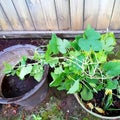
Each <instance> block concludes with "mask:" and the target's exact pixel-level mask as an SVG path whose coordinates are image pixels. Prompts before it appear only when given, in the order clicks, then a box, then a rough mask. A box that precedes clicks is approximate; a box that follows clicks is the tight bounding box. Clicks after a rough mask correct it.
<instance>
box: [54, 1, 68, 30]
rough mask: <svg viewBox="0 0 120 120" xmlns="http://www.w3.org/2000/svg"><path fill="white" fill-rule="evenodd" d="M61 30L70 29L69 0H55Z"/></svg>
mask: <svg viewBox="0 0 120 120" xmlns="http://www.w3.org/2000/svg"><path fill="white" fill-rule="evenodd" d="M55 6H56V13H57V20H58V26H59V30H69V29H70V12H69V0H55Z"/></svg>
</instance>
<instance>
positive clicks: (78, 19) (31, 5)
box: [0, 0, 120, 31]
mask: <svg viewBox="0 0 120 120" xmlns="http://www.w3.org/2000/svg"><path fill="white" fill-rule="evenodd" d="M0 5H1V6H0V7H1V8H0V31H2V30H6V31H7V30H13V31H14V30H15V31H16V30H28V31H29V30H38V31H39V30H41V31H43V30H46V31H49V30H50V31H52V30H53V31H54V30H59V31H61V30H76V31H79V30H83V29H85V28H86V26H87V25H88V24H90V25H91V26H92V27H94V28H95V29H98V30H106V29H107V28H108V29H111V30H112V29H113V30H117V29H120V9H119V6H120V0H0Z"/></svg>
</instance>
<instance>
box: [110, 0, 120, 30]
mask: <svg viewBox="0 0 120 120" xmlns="http://www.w3.org/2000/svg"><path fill="white" fill-rule="evenodd" d="M119 7H120V0H116V2H115V6H114V11H113V15H112V18H111V23H110V27H109V28H110V29H116V30H117V29H120V9H119Z"/></svg>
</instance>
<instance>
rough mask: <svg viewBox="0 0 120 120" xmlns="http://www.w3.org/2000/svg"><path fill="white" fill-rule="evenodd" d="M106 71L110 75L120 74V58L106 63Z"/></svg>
mask: <svg viewBox="0 0 120 120" xmlns="http://www.w3.org/2000/svg"><path fill="white" fill-rule="evenodd" d="M103 69H104V71H105V72H106V73H107V74H108V75H110V76H117V75H119V74H120V60H114V61H110V62H107V63H105V64H104V66H103Z"/></svg>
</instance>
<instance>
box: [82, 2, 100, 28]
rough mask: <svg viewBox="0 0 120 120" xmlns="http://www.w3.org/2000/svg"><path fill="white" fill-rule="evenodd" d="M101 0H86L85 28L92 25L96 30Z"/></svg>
mask: <svg viewBox="0 0 120 120" xmlns="http://www.w3.org/2000/svg"><path fill="white" fill-rule="evenodd" d="M99 2H100V0H85V6H84V7H85V8H84V28H86V27H87V25H88V24H90V25H91V26H92V27H94V28H96V24H97V17H98V11H99Z"/></svg>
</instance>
